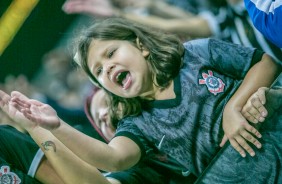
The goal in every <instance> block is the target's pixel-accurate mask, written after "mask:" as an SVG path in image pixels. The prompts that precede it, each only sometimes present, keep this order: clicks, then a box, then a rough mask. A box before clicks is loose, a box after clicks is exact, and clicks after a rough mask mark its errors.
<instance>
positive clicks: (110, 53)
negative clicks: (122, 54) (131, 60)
mask: <svg viewBox="0 0 282 184" xmlns="http://www.w3.org/2000/svg"><path fill="white" fill-rule="evenodd" d="M115 51H116V49H114V50H111V51H110V52H109V53H108V58H111V57H112V56H113V55H114V53H115Z"/></svg>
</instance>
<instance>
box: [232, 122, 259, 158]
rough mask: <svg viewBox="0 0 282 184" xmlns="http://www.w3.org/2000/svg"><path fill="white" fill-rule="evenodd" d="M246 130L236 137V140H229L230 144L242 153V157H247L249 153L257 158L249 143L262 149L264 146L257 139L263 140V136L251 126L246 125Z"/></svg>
mask: <svg viewBox="0 0 282 184" xmlns="http://www.w3.org/2000/svg"><path fill="white" fill-rule="evenodd" d="M245 128H246V129H243V130H241V131H240V133H239V134H238V135H236V136H234V138H230V139H229V140H230V144H231V145H232V146H233V148H234V149H235V150H236V151H238V152H239V153H240V155H241V156H242V157H245V156H246V153H245V151H247V152H248V153H249V154H250V155H251V156H255V152H254V150H253V149H252V147H251V146H250V145H249V143H252V144H253V145H255V146H256V147H257V148H258V149H260V148H261V147H262V144H261V143H260V142H259V140H258V139H257V138H256V137H258V138H261V134H260V133H259V132H258V131H257V130H256V129H255V128H254V127H253V126H251V125H246V127H245ZM248 142H249V143H248Z"/></svg>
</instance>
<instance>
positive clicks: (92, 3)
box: [62, 0, 115, 17]
mask: <svg viewBox="0 0 282 184" xmlns="http://www.w3.org/2000/svg"><path fill="white" fill-rule="evenodd" d="M62 9H63V11H64V12H65V13H67V14H74V13H78V14H88V15H91V16H99V17H111V16H114V15H115V10H114V7H113V6H112V3H111V1H110V0H66V1H65V3H64V5H63V7H62Z"/></svg>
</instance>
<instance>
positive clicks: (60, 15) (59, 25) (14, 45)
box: [0, 0, 76, 82]
mask: <svg viewBox="0 0 282 184" xmlns="http://www.w3.org/2000/svg"><path fill="white" fill-rule="evenodd" d="M64 1H65V0H40V1H39V2H38V4H37V5H36V7H35V8H34V9H33V10H32V12H31V14H30V15H29V16H28V18H27V19H26V20H25V22H24V24H23V25H22V27H21V28H20V29H19V31H18V32H17V34H16V35H15V37H14V39H13V40H12V42H11V43H10V44H9V46H8V47H7V48H6V49H5V51H4V52H3V54H2V55H1V56H0V82H3V80H4V78H5V77H6V76H7V75H8V74H13V75H15V76H17V75H18V74H20V73H22V74H25V75H26V76H27V77H28V78H32V77H33V75H34V73H35V72H36V71H37V70H38V68H39V67H40V65H41V59H42V56H43V55H44V54H45V53H46V52H48V51H49V50H51V49H52V48H54V47H55V46H56V45H57V44H58V42H59V41H60V39H61V38H62V37H64V36H66V35H65V34H68V33H67V30H68V29H69V27H70V26H71V23H72V22H73V20H74V19H75V18H76V16H75V15H66V14H65V13H64V12H63V11H62V10H61V7H62V5H63V3H64ZM11 2H12V0H1V1H0V16H2V15H3V13H4V12H5V11H6V9H7V8H8V7H9V5H10V4H11ZM0 37H1V35H0Z"/></svg>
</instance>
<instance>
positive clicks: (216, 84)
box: [199, 70, 225, 95]
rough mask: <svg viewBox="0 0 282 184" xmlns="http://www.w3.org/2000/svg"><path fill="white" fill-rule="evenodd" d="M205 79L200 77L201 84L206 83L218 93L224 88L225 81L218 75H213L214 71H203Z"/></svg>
mask: <svg viewBox="0 0 282 184" xmlns="http://www.w3.org/2000/svg"><path fill="white" fill-rule="evenodd" d="M202 76H203V79H199V84H205V85H206V86H207V87H208V90H209V91H210V92H211V93H212V94H214V95H217V93H221V92H223V90H224V85H225V84H224V83H223V82H222V80H221V79H220V78H218V77H215V76H213V72H212V71H211V70H208V73H204V72H203V73H202Z"/></svg>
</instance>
